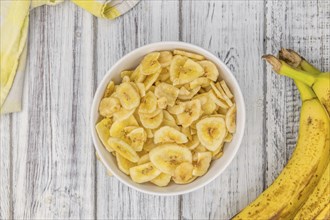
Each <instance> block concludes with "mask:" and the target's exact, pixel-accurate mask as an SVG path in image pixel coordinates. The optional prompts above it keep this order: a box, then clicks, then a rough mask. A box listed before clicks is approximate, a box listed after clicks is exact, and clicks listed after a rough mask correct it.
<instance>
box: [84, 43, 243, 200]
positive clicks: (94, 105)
mask: <svg viewBox="0 0 330 220" xmlns="http://www.w3.org/2000/svg"><path fill="white" fill-rule="evenodd" d="M164 44H170V45H171V44H173V45H174V44H177V45H178V46H181V47H183V48H186V49H187V50H189V49H195V50H198V51H202V52H203V54H206V55H207V57H212V59H214V60H217V62H218V63H219V64H220V66H221V68H223V69H224V70H225V72H226V73H224V74H225V75H230V76H229V77H231V78H232V79H231V81H232V84H234V87H236V89H237V93H238V95H239V96H240V97H241V102H240V104H241V106H240V111H241V117H242V119H243V120H242V122H241V126H240V131H241V133H240V136H238V139H237V144H236V145H234V146H233V148H234V149H233V150H232V153H231V155H230V156H229V158H228V161H227V163H225V165H224V166H223V167H221V169H219V170H218V171H217V172H216V173H215V174H214V175H213V176H211V177H209V178H208V179H206V180H205V181H204V182H202V183H200V184H199V185H197V186H194V187H191V188H189V189H185V190H180V191H177V192H154V191H148V190H145V189H142V188H138V187H136V186H134V185H133V184H131V183H130V182H128V181H126V180H124V179H122V178H121V177H120V176H118V175H117V174H116V172H114V171H113V169H112V167H111V166H110V165H109V164H108V163H107V160H106V159H105V157H104V155H103V154H101V152H100V150H99V147H100V146H98V142H97V141H96V139H98V135H97V133H96V129H95V121H94V120H93V118H94V117H93V115H95V114H98V108H97V106H98V104H99V103H96V101H97V98H98V97H100V96H102V94H103V92H104V91H101V87H102V86H101V85H103V84H104V83H108V81H109V79H107V78H108V77H109V75H111V73H112V72H113V71H114V70H115V69H116V68H117V66H119V65H120V64H121V63H122V62H123V61H124V60H125V59H127V57H129V56H131V54H132V53H137V52H138V51H141V50H146V51H148V49H150V48H154V50H155V51H157V48H158V47H159V46H160V45H164ZM89 122H90V129H91V134H92V140H93V144H94V148H95V150H96V152H97V153H98V156H99V158H100V160H101V162H102V163H103V165H104V166H105V167H106V168H107V169H108V170H109V171H110V172H111V173H112V174H113V176H114V177H116V178H117V179H118V180H119V181H120V182H121V183H123V184H125V185H126V186H128V187H130V188H132V189H135V190H137V191H139V192H143V193H146V194H149V195H157V196H176V195H183V194H187V193H190V192H193V191H196V190H198V189H200V188H202V187H204V186H206V185H208V184H209V183H210V182H212V181H213V180H214V179H216V178H217V177H219V176H220V174H222V173H223V172H224V170H225V169H226V168H227V167H228V166H229V164H231V163H232V161H233V159H234V157H235V156H236V154H237V152H238V150H239V148H240V146H241V144H242V140H243V137H244V133H245V124H246V108H245V101H244V96H243V94H242V91H241V88H240V86H239V84H238V82H237V80H236V78H235V76H234V74H233V73H232V71H231V70H230V69H229V68H228V67H227V65H226V64H225V63H224V62H223V61H222V60H221V59H220V58H218V57H217V56H216V55H214V54H213V53H211V52H210V51H208V50H206V49H204V48H202V47H199V46H197V45H194V44H191V43H187V42H182V41H159V42H154V43H150V44H146V45H143V46H141V47H138V48H135V49H134V50H132V51H130V52H129V53H127V54H125V55H124V56H123V57H121V58H120V59H119V60H117V61H116V62H115V64H113V65H112V66H111V68H110V69H109V70H108V71H107V72H106V74H105V75H104V76H103V78H102V80H101V81H100V82H99V83H98V86H97V89H96V91H95V94H94V96H93V102H92V105H91V111H90V121H89ZM236 132H237V131H236ZM102 147H104V146H102Z"/></svg>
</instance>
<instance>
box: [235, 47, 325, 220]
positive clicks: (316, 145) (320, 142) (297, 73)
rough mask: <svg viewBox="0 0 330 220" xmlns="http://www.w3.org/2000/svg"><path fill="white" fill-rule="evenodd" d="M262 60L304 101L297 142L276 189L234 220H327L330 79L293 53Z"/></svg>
mask: <svg viewBox="0 0 330 220" xmlns="http://www.w3.org/2000/svg"><path fill="white" fill-rule="evenodd" d="M263 58H264V59H265V60H266V61H267V62H268V63H270V64H271V65H272V66H273V70H274V71H275V72H277V73H278V74H280V75H284V76H287V77H290V78H292V79H294V81H295V84H296V86H297V88H298V90H299V92H300V96H301V100H302V106H301V113H300V127H299V136H298V140H297V146H296V149H295V151H294V152H293V155H292V157H291V159H290V160H289V162H288V164H287V165H286V167H285V168H284V169H283V171H282V172H281V173H280V175H279V176H278V177H277V179H276V180H275V181H274V183H273V184H272V185H271V186H270V187H269V188H268V189H266V190H265V191H264V192H263V193H262V194H261V195H260V196H259V197H258V198H257V199H256V200H255V201H253V202H252V203H251V204H249V205H248V206H247V207H246V208H245V209H243V210H242V211H241V212H240V213H238V214H237V215H236V216H235V217H234V218H233V219H244V220H245V219H329V218H330V165H329V153H330V152H329V151H330V147H329V145H330V144H329V143H330V139H329V138H330V131H329V127H330V121H329V115H330V73H329V72H326V73H322V72H321V71H320V70H318V69H317V68H315V67H314V66H312V65H311V64H310V63H308V62H307V61H306V60H305V59H304V58H302V57H301V56H300V55H299V54H298V53H296V52H294V51H292V50H287V49H282V50H281V51H280V52H279V58H276V57H274V56H272V55H265V56H263Z"/></svg>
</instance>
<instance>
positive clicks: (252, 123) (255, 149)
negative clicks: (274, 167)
mask: <svg viewBox="0 0 330 220" xmlns="http://www.w3.org/2000/svg"><path fill="white" fill-rule="evenodd" d="M181 9H182V13H183V14H182V28H183V29H182V40H183V41H188V42H191V43H194V44H197V45H200V46H202V47H204V48H206V49H208V50H210V51H211V52H213V53H214V54H216V55H217V56H219V57H220V59H222V60H223V61H224V62H225V63H226V64H227V65H228V66H229V68H230V69H231V70H232V71H233V74H234V75H235V77H236V78H237V80H238V82H239V84H240V86H241V89H242V92H243V95H244V98H245V101H246V110H247V112H246V115H247V120H246V128H247V129H246V132H245V136H244V139H243V142H242V145H241V148H240V150H239V152H238V155H237V156H236V157H235V159H234V160H233V162H232V163H231V164H230V166H229V167H228V168H227V170H226V171H225V172H224V173H223V174H222V175H221V176H220V177H219V178H217V179H216V180H214V181H213V182H212V183H211V184H209V185H207V186H205V187H204V188H203V189H201V190H198V191H196V192H193V193H190V194H188V195H185V196H183V200H182V216H181V217H182V218H184V219H229V218H230V217H232V216H233V215H235V214H236V213H237V212H238V211H239V210H240V209H242V208H243V207H244V206H245V205H246V204H247V203H248V201H250V200H251V199H252V198H255V197H256V196H257V195H258V194H260V193H261V191H262V190H263V172H264V167H263V164H264V159H263V155H264V152H263V149H264V146H263V142H264V140H263V120H264V109H263V107H264V94H263V80H264V76H263V63H262V60H261V55H262V53H263V27H264V24H263V19H264V12H263V9H264V4H263V2H261V1H252V2H248V1H210V2H205V1H182V6H181Z"/></svg>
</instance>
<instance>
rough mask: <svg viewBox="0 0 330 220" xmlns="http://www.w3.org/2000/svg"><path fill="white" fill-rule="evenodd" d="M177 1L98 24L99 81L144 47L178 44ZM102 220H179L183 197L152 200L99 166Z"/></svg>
mask: <svg viewBox="0 0 330 220" xmlns="http://www.w3.org/2000/svg"><path fill="white" fill-rule="evenodd" d="M178 9H179V6H178V2H177V1H141V2H140V3H139V4H138V5H137V6H136V7H135V8H133V9H132V10H131V11H130V12H129V13H127V14H125V15H124V16H122V17H120V18H118V19H116V20H114V21H107V20H101V19H99V20H97V30H98V31H97V53H96V57H95V59H94V60H95V61H96V62H97V71H96V74H97V81H98V82H100V80H101V79H102V77H103V76H104V75H105V73H106V72H107V70H108V69H109V68H110V67H111V65H113V64H114V63H115V62H116V61H117V60H118V59H119V58H121V57H122V56H123V55H124V54H126V53H128V52H130V51H131V50H133V49H135V48H137V47H140V46H142V45H145V44H148V43H151V42H156V41H161V40H178V38H179V31H178V30H179V16H178ZM96 184H97V203H96V206H97V218H98V219H107V218H110V219H177V218H178V216H179V213H180V212H179V197H178V196H175V197H158V196H150V195H146V194H143V193H140V192H137V191H136V190H133V189H130V188H128V187H126V186H125V185H123V184H122V183H120V182H119V181H118V180H116V179H115V178H114V177H109V176H107V175H106V172H105V169H104V167H103V165H102V164H100V163H98V164H97V182H96Z"/></svg>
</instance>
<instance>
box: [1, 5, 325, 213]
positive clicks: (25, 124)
mask: <svg viewBox="0 0 330 220" xmlns="http://www.w3.org/2000/svg"><path fill="white" fill-rule="evenodd" d="M329 21H330V4H329V3H328V2H327V1H325V0H318V1H280V0H277V1H276V0H268V1H183V0H180V1H166V0H163V1H160V0H159V1H141V2H140V3H139V4H138V5H137V6H136V7H134V8H133V9H132V10H131V11H129V12H128V13H127V14H125V15H124V16H122V17H120V18H118V19H116V20H114V21H108V20H103V19H97V18H95V17H93V16H92V15H90V14H89V13H87V12H85V11H83V10H82V9H80V8H78V7H76V6H75V5H73V4H71V3H70V2H65V3H64V4H61V5H58V6H56V7H41V8H37V9H35V10H34V11H32V12H31V25H30V35H29V36H30V37H29V54H28V62H27V69H26V81H25V88H24V96H23V100H24V102H23V111H22V112H21V113H16V114H12V115H5V116H1V117H0V138H1V139H0V219H228V218H230V217H232V216H233V215H234V214H236V213H237V212H238V211H239V210H240V209H242V208H243V207H245V206H246V205H247V204H248V203H249V202H251V201H252V200H254V199H255V198H256V197H257V196H258V195H259V194H260V193H261V192H262V191H263V189H265V187H267V186H268V185H270V184H271V183H272V181H273V180H274V178H276V176H277V175H278V174H279V172H280V171H281V170H282V168H283V166H284V165H285V164H286V162H287V160H288V159H289V157H290V156H291V153H292V151H293V149H294V146H295V141H296V137H297V132H298V120H299V108H300V100H299V94H298V92H297V90H296V89H295V86H294V84H293V83H292V81H291V80H289V79H286V78H284V77H279V76H277V75H276V74H275V73H272V72H271V69H270V67H269V66H266V65H265V63H264V62H263V61H262V60H261V59H260V57H261V55H262V54H264V53H277V50H278V49H280V47H290V48H292V49H295V50H297V51H298V52H300V53H301V54H302V55H303V56H305V57H306V58H307V59H308V60H310V61H311V62H312V63H313V64H315V65H316V66H318V67H320V68H321V69H322V70H329V68H330V34H329V29H330V22H329ZM166 40H182V41H186V42H190V43H193V44H196V45H199V46H201V47H204V48H205V49H207V50H209V51H211V52H212V53H214V54H215V55H217V56H218V57H220V58H221V59H222V60H223V61H224V62H225V63H226V64H227V65H228V66H229V68H230V69H231V70H232V72H233V74H234V75H235V77H236V79H237V80H238V82H239V84H240V86H241V89H242V92H243V94H244V97H245V101H246V108H247V112H246V113H247V121H246V132H245V136H244V139H243V144H242V146H241V148H240V150H239V152H238V154H237V156H236V157H235V159H234V160H233V162H232V163H231V164H230V166H229V167H228V168H227V170H226V171H225V172H224V173H223V174H222V175H221V176H220V177H219V178H217V179H216V180H214V181H213V182H212V183H210V184H209V185H207V186H206V187H204V188H202V189H200V190H198V191H196V192H193V193H190V194H188V195H184V196H174V197H158V196H150V195H146V194H143V193H139V192H137V191H135V190H132V189H130V188H128V187H126V186H125V185H123V184H121V183H120V182H119V181H118V180H116V179H115V178H114V177H109V176H108V175H106V171H105V168H104V167H103V165H101V164H100V163H99V162H97V161H96V159H95V155H94V152H95V150H94V148H93V143H92V140H91V136H90V132H89V111H90V105H91V102H92V98H93V95H94V92H95V90H96V87H97V85H98V83H99V82H100V81H101V79H102V78H103V76H104V75H105V74H106V71H107V70H108V69H109V68H110V67H111V66H112V65H113V64H114V63H115V62H116V61H117V60H118V59H120V58H121V57H122V56H123V55H125V54H126V53H128V52H130V51H131V50H133V49H135V48H137V47H140V46H142V45H145V44H148V43H151V42H157V41H166Z"/></svg>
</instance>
